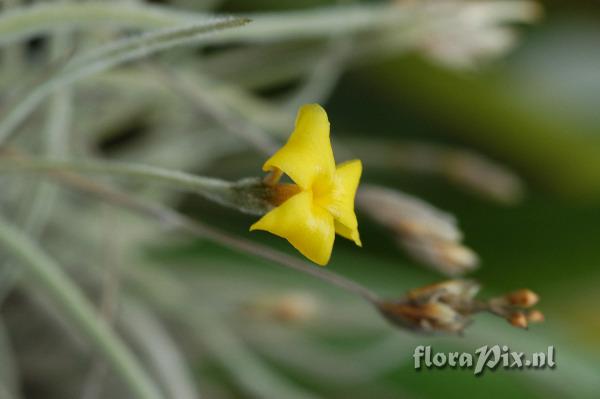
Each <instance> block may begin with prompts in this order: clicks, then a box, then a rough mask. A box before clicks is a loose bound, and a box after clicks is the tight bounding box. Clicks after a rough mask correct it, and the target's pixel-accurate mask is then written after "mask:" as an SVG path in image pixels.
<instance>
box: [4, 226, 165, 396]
mask: <svg viewBox="0 0 600 399" xmlns="http://www.w3.org/2000/svg"><path fill="white" fill-rule="evenodd" d="M0 246H2V247H3V249H4V250H6V251H7V252H8V253H10V254H11V255H12V256H13V257H14V258H15V259H18V260H19V261H20V264H21V265H22V267H23V268H24V269H25V270H26V271H27V272H28V274H29V276H31V278H32V280H34V281H35V282H36V283H37V284H39V286H40V287H41V288H42V289H43V291H44V292H45V293H46V294H47V295H48V296H49V297H50V298H51V299H52V300H53V301H54V302H55V303H56V304H57V305H58V306H60V307H61V308H62V310H63V311H64V313H65V314H66V315H67V316H68V317H69V319H70V320H71V321H72V322H73V323H74V324H75V325H76V326H77V327H78V328H79V330H80V331H81V332H82V333H83V334H84V335H85V336H86V337H87V338H89V340H90V342H91V343H92V344H93V345H94V346H95V347H96V348H97V350H98V351H99V353H101V354H102V355H104V356H105V358H106V360H107V361H108V362H109V363H110V364H111V366H112V367H113V368H114V369H115V370H116V371H117V372H118V374H119V375H120V376H121V377H122V378H123V380H124V382H125V383H126V384H127V385H128V387H129V388H130V389H131V391H132V392H134V393H135V394H136V396H137V397H138V398H141V399H160V398H162V395H161V393H160V391H159V389H158V387H157V386H156V385H155V384H154V382H153V381H152V379H151V378H150V376H149V375H147V374H146V372H145V370H144V369H143V368H142V367H141V365H140V364H139V363H138V361H137V359H136V358H135V356H134V355H133V353H131V351H130V350H129V348H128V347H127V346H126V345H125V344H124V343H123V342H122V341H121V340H120V339H119V337H118V336H116V335H115V334H114V333H113V331H112V330H111V329H110V328H109V327H108V326H107V325H106V323H105V322H103V321H102V320H101V319H99V318H98V317H96V312H95V310H94V308H93V306H92V305H91V304H90V302H89V301H88V300H87V298H86V297H85V296H84V294H83V293H82V292H81V291H80V290H79V288H78V287H77V286H76V285H75V284H74V283H73V282H72V281H71V280H70V279H69V277H68V276H67V275H65V273H64V272H63V271H62V270H61V268H60V266H59V265H58V264H56V263H55V262H54V260H53V259H51V258H50V257H48V255H46V253H44V252H43V251H42V249H41V248H39V247H38V246H37V245H36V244H35V243H34V242H32V241H31V240H30V239H29V238H28V237H27V236H26V235H24V234H23V233H22V232H20V231H19V230H18V229H17V228H15V227H13V226H12V225H11V224H10V223H9V222H8V221H6V220H2V219H0Z"/></svg>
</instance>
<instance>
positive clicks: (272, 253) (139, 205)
mask: <svg viewBox="0 0 600 399" xmlns="http://www.w3.org/2000/svg"><path fill="white" fill-rule="evenodd" d="M23 164H24V165H30V166H32V167H33V165H37V166H39V167H40V169H41V170H44V168H43V167H44V166H48V165H53V166H57V165H61V164H63V165H64V164H65V163H64V162H59V163H51V164H45V163H44V162H40V163H35V162H33V163H27V162H23ZM67 164H70V163H67ZM5 165H6V162H0V171H1V170H2V169H3V168H4V166H5ZM10 165H14V164H9V166H10ZM120 166H121V167H115V168H114V169H113V170H119V171H127V172H128V173H131V174H132V175H137V174H138V173H139V174H141V175H142V176H153V174H152V172H151V171H157V169H156V168H148V169H146V168H144V169H143V170H139V169H136V168H133V169H132V168H128V167H124V168H122V167H123V166H124V164H120ZM129 166H131V165H129ZM83 169H84V168H82V170H83ZM90 169H93V168H90ZM49 170H54V171H57V172H58V173H56V174H55V177H57V178H58V179H59V180H60V181H61V182H62V183H66V184H67V185H69V186H71V187H74V188H76V189H78V190H80V191H83V192H85V193H88V194H91V195H93V196H95V197H99V198H102V199H103V200H107V201H109V202H111V203H114V204H117V205H120V206H123V207H125V208H128V209H130V210H133V211H135V212H137V213H140V214H142V215H146V216H149V217H152V218H154V219H157V220H159V221H160V222H162V223H164V224H165V225H166V226H168V227H170V228H175V229H180V230H183V231H186V232H188V233H190V234H193V235H196V236H200V237H204V238H207V239H209V240H211V241H214V242H216V243H218V244H220V245H223V246H225V247H228V248H232V249H234V250H236V251H240V252H243V253H247V254H250V255H254V256H257V257H260V258H263V259H267V260H270V261H272V262H275V263H278V264H280V265H282V266H285V267H287V268H289V269H293V270H296V271H300V272H302V273H305V274H309V275H311V276H314V277H317V278H319V279H321V280H323V281H325V282H327V283H329V284H333V285H336V286H338V287H340V288H342V289H344V290H346V291H348V292H351V293H353V294H356V295H359V296H361V297H362V298H364V299H365V300H367V301H368V302H370V303H372V304H374V305H376V304H377V303H378V302H379V300H380V299H379V296H378V295H377V294H375V293H374V292H372V291H371V290H369V289H368V288H366V287H364V286H362V285H361V284H359V283H357V282H356V281H353V280H350V279H348V278H346V277H343V276H340V275H338V274H336V273H333V272H330V271H327V270H324V269H320V268H318V267H316V266H314V265H312V264H310V263H308V262H305V261H303V260H300V259H298V258H295V257H293V256H290V255H287V254H285V253H283V252H280V251H277V250H274V249H271V248H270V247H267V246H264V245H261V244H257V243H254V242H252V241H248V240H244V239H242V238H239V237H235V236H232V235H230V234H228V233H225V232H223V231H221V230H219V229H216V228H214V227H211V226H207V225H205V224H202V223H200V222H198V221H195V220H191V219H189V218H187V217H186V216H184V215H182V214H180V213H178V212H176V211H174V210H172V209H170V208H168V207H165V206H162V205H160V204H157V203H153V202H148V201H142V200H140V199H137V198H134V197H131V196H130V195H128V194H126V193H123V192H121V191H118V190H115V189H112V188H110V187H106V186H103V185H101V184H98V183H95V182H93V181H90V180H88V179H85V178H84V177H82V176H79V175H77V174H74V173H71V172H72V169H67V168H64V169H60V168H54V169H52V168H49ZM163 172H164V171H163ZM148 173H150V174H148ZM158 174H159V175H161V176H164V177H165V179H166V180H167V181H175V182H177V181H179V180H178V177H181V176H185V178H184V179H183V180H184V181H188V182H189V183H190V184H191V185H192V186H194V185H196V184H197V183H198V182H201V181H204V179H207V181H206V182H208V181H210V180H212V179H208V178H197V177H195V176H192V177H194V178H197V179H199V180H196V181H192V180H193V179H188V175H187V174H178V173H176V174H165V173H158ZM190 176H191V175H190ZM171 179H173V180H171ZM217 182H220V181H219V180H217Z"/></svg>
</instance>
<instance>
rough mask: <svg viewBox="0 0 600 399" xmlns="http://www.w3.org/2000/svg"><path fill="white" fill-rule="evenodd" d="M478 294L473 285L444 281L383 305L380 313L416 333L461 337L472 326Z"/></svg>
mask: <svg viewBox="0 0 600 399" xmlns="http://www.w3.org/2000/svg"><path fill="white" fill-rule="evenodd" d="M478 290H479V285H478V284H477V283H475V282H474V281H469V280H449V281H444V282H442V283H438V284H432V285H428V286H425V287H421V288H417V289H414V290H412V291H409V292H408V293H407V294H406V297H405V298H403V299H401V300H399V301H384V302H382V303H381V304H379V310H380V311H381V312H382V313H383V315H384V316H385V317H386V318H387V319H388V320H390V321H391V322H392V323H394V324H396V325H400V326H402V327H405V328H409V329H411V330H414V331H419V332H435V331H438V332H451V333H458V332H462V330H463V329H464V328H465V327H466V326H467V325H468V324H469V323H470V317H469V316H470V314H471V313H472V312H473V310H474V305H475V303H474V301H473V299H474V296H475V295H476V294H477V292H478Z"/></svg>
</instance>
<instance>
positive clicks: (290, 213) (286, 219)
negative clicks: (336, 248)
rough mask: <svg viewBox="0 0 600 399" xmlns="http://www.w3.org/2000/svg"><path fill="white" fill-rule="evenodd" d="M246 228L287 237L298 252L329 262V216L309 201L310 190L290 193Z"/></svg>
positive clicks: (331, 238) (331, 234) (332, 232)
mask: <svg viewBox="0 0 600 399" xmlns="http://www.w3.org/2000/svg"><path fill="white" fill-rule="evenodd" d="M250 230H251V231H252V230H265V231H268V232H270V233H273V234H275V235H277V236H279V237H283V238H285V239H287V240H288V241H289V242H290V244H292V245H293V246H294V248H296V249H297V250H298V251H300V252H301V253H302V255H304V256H306V257H307V258H308V259H310V260H312V261H313V262H315V263H317V264H319V265H321V266H324V265H326V264H327V262H329V258H330V257H331V250H332V248H333V241H334V239H335V227H334V223H333V216H331V214H329V212H327V210H325V209H323V208H321V207H319V206H316V205H315V204H314V203H313V196H312V193H311V192H310V191H303V192H300V193H299V194H296V195H294V196H293V197H291V198H290V199H288V200H287V201H285V202H284V203H283V204H281V206H279V207H277V208H275V209H273V210H271V211H270V212H269V213H267V214H266V215H265V216H263V217H262V218H261V219H260V220H259V221H258V222H256V223H254V224H253V225H252V226H251V227H250Z"/></svg>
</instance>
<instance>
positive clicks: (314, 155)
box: [263, 104, 335, 190]
mask: <svg viewBox="0 0 600 399" xmlns="http://www.w3.org/2000/svg"><path fill="white" fill-rule="evenodd" d="M274 168H278V169H281V170H282V171H283V172H285V173H286V174H287V175H288V176H289V177H290V178H291V179H292V180H293V181H294V183H296V184H297V185H298V186H300V187H301V188H303V189H305V190H308V189H310V188H311V187H312V185H313V183H314V182H315V181H316V180H322V181H331V179H332V178H333V175H334V173H335V161H334V159H333V150H332V149H331V141H330V140H329V120H328V119H327V113H326V112H325V110H324V109H323V108H322V107H321V106H320V105H318V104H307V105H304V106H302V107H301V108H300V110H299V111H298V116H297V117H296V128H295V130H294V132H293V133H292V135H291V136H290V138H289V140H288V142H287V143H286V144H285V145H284V146H283V147H282V148H281V149H280V150H279V151H277V152H276V153H275V154H274V155H273V156H272V157H271V158H270V159H269V160H267V162H265V164H264V165H263V170H264V171H270V170H272V169H274Z"/></svg>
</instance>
